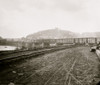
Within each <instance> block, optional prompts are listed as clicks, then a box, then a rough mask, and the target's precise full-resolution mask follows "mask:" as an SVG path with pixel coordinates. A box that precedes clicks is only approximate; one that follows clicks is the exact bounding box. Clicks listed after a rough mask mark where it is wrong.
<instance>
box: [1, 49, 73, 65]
mask: <svg viewBox="0 0 100 85" xmlns="http://www.w3.org/2000/svg"><path fill="white" fill-rule="evenodd" d="M66 48H71V47H57V48H49V49H43V50H38V51H25V52H19V53H13V54H11V56H8V57H4V58H1V59H0V64H2V63H6V62H11V61H15V60H19V59H25V58H29V57H32V56H38V55H41V54H45V53H49V52H54V51H57V50H62V49H66Z"/></svg>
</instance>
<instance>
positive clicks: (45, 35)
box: [26, 28, 77, 39]
mask: <svg viewBox="0 0 100 85" xmlns="http://www.w3.org/2000/svg"><path fill="white" fill-rule="evenodd" d="M75 37H77V34H76V33H73V32H70V31H65V30H60V29H57V28H56V29H49V30H45V31H40V32H37V33H34V34H30V35H28V36H27V37H26V38H27V39H61V38H75Z"/></svg>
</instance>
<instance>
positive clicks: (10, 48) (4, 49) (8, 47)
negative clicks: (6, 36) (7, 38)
mask: <svg viewBox="0 0 100 85" xmlns="http://www.w3.org/2000/svg"><path fill="white" fill-rule="evenodd" d="M16 48H17V47H15V46H4V45H0V51H7V50H15V49H16Z"/></svg>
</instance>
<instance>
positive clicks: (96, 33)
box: [81, 32, 100, 37]
mask: <svg viewBox="0 0 100 85" xmlns="http://www.w3.org/2000/svg"><path fill="white" fill-rule="evenodd" d="M81 37H100V32H85V33H82V34H81Z"/></svg>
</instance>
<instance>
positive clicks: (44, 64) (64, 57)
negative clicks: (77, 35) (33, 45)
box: [0, 47, 100, 85]
mask: <svg viewBox="0 0 100 85" xmlns="http://www.w3.org/2000/svg"><path fill="white" fill-rule="evenodd" d="M99 67H100V65H99V60H98V57H97V55H96V54H95V53H92V52H90V49H89V47H74V48H69V49H66V50H61V51H56V52H53V53H48V54H45V55H41V56H38V57H35V58H31V59H25V60H22V61H19V62H15V63H13V64H7V65H6V66H1V67H0V85H96V84H97V83H98V82H99V80H100V68H99Z"/></svg>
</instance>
